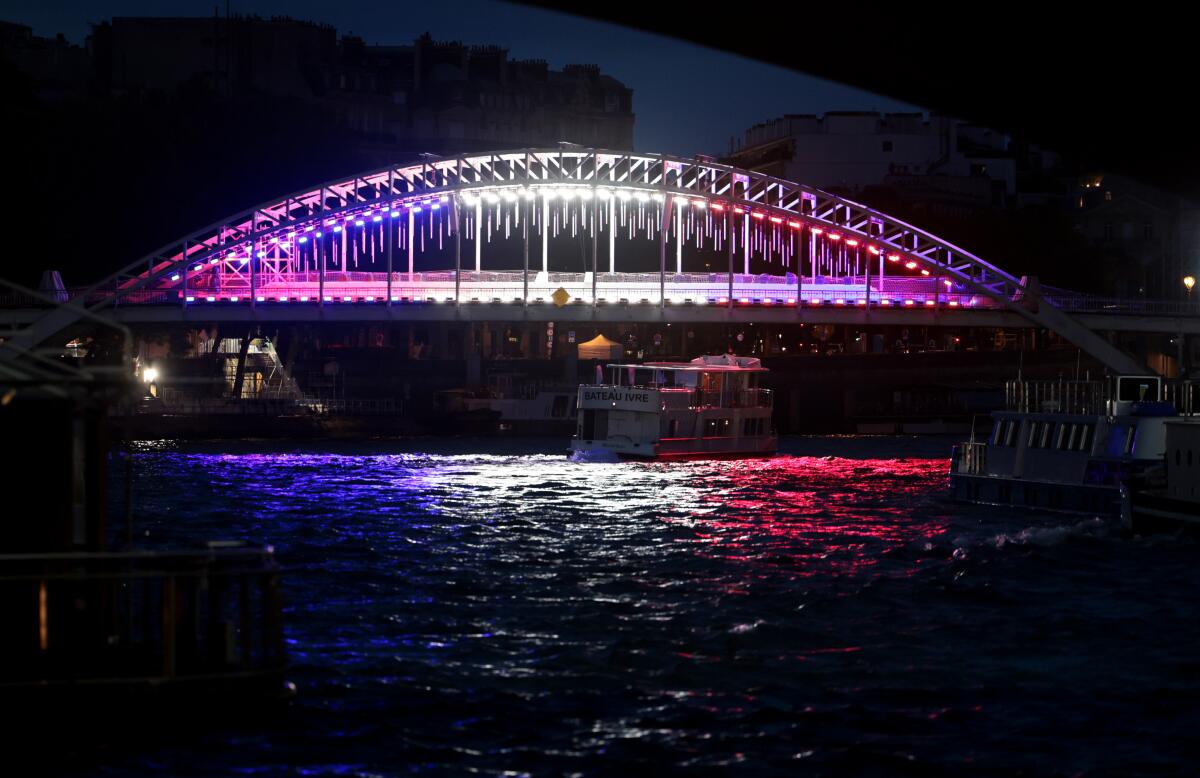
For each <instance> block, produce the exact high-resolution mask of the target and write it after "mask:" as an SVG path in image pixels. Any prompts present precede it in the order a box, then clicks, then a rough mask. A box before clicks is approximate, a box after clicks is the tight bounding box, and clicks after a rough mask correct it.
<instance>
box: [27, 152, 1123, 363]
mask: <svg viewBox="0 0 1200 778" xmlns="http://www.w3.org/2000/svg"><path fill="white" fill-rule="evenodd" d="M541 187H583V188H585V189H588V190H590V191H591V192H592V193H599V192H603V191H607V190H609V189H613V190H616V189H626V190H635V191H639V192H646V193H648V194H649V195H650V196H652V197H653V198H654V200H655V201H656V202H657V203H659V204H661V206H660V208H661V210H659V211H658V212H657V214H655V217H656V218H655V223H656V224H657V225H658V228H659V231H660V232H662V233H663V234H664V235H665V233H666V231H667V230H668V229H669V228H670V220H671V219H672V218H673V216H672V214H673V209H679V208H688V207H692V208H697V209H699V208H703V209H707V210H708V211H709V218H711V217H712V214H713V213H714V212H718V211H723V212H724V213H723V218H725V219H726V221H725V228H724V229H725V232H726V233H730V232H732V230H731V228H730V225H731V224H732V222H731V221H730V220H732V219H737V218H740V219H742V220H743V221H744V223H745V224H746V225H755V226H756V227H758V226H760V225H761V227H762V228H771V229H785V228H787V229H790V230H794V231H795V234H798V235H807V238H808V239H809V240H810V241H812V240H815V239H816V238H817V237H819V236H823V238H822V239H830V240H838V239H840V240H842V241H843V242H842V244H841V245H842V246H846V245H854V246H858V245H861V246H863V247H864V248H867V249H869V250H870V252H871V253H872V254H875V255H880V258H881V259H882V256H883V255H886V256H887V258H888V259H890V260H892V261H901V262H904V263H905V264H906V265H907V266H909V267H914V266H919V267H920V268H921V269H922V271H923V272H924V274H925V275H930V274H935V275H936V278H937V279H939V280H941V279H944V280H945V282H947V283H950V284H954V285H957V286H959V287H961V288H964V289H967V290H970V292H971V293H973V294H977V295H980V296H981V297H983V298H986V299H987V300H990V301H992V303H993V304H994V305H996V306H1003V307H1007V308H1010V309H1012V310H1014V311H1016V312H1018V313H1020V314H1021V315H1023V316H1025V317H1027V318H1029V319H1031V320H1033V321H1034V323H1036V324H1038V325H1039V326H1044V327H1047V328H1049V329H1052V330H1054V331H1056V332H1059V333H1060V334H1061V335H1063V336H1064V337H1066V338H1067V339H1069V340H1071V341H1073V342H1075V343H1076V344H1077V345H1079V346H1081V347H1082V348H1084V349H1085V350H1087V351H1089V352H1090V353H1092V354H1093V355H1094V356H1096V357H1097V358H1099V359H1100V360H1101V361H1103V362H1104V363H1105V364H1107V365H1109V366H1110V367H1112V368H1113V369H1116V370H1120V371H1124V372H1136V371H1137V370H1139V369H1140V366H1139V365H1137V364H1136V362H1134V361H1133V360H1132V359H1131V358H1129V357H1128V356H1127V355H1125V354H1124V353H1123V352H1121V351H1119V350H1118V349H1116V348H1115V347H1113V346H1112V345H1111V344H1109V343H1108V342H1107V341H1106V340H1105V339H1103V338H1101V337H1100V336H1098V335H1096V334H1095V333H1094V332H1092V331H1090V330H1087V329H1086V328H1084V327H1082V326H1081V325H1079V324H1078V323H1076V322H1074V321H1073V320H1072V319H1071V318H1070V317H1069V316H1067V315H1066V314H1064V313H1062V312H1061V311H1058V310H1056V309H1055V308H1054V306H1053V305H1051V304H1050V302H1049V301H1048V300H1046V299H1045V298H1043V297H1042V295H1041V294H1040V290H1039V289H1038V288H1037V284H1036V283H1025V282H1023V281H1022V280H1019V279H1018V278H1016V277H1014V276H1012V275H1010V274H1009V273H1007V272H1005V271H1004V270H1002V269H1000V268H998V267H996V266H994V265H991V264H989V263H988V262H986V261H984V260H983V259H981V258H979V257H977V256H975V255H974V254H972V253H970V252H968V251H966V250H964V249H962V248H960V247H958V246H955V245H953V244H951V243H949V242H948V241H945V240H942V239H940V238H938V237H936V236H934V235H932V234H930V233H928V232H926V231H924V230H922V229H920V228H918V227H915V226H913V225H911V224H907V223H905V222H903V221H900V220H899V219H896V218H894V217H892V216H889V215H887V214H885V213H882V212H880V211H877V210H874V209H872V208H869V207H867V206H865V205H862V204H860V203H856V202H854V201H852V200H848V199H846V198H844V197H839V196H837V195H834V194H830V193H828V192H824V191H822V190H819V189H815V188H813V187H810V186H806V185H804V184H799V183H796V182H792V181H785V180H782V179H778V178H774V177H772V176H767V175H764V174H761V173H756V172H753V171H749V170H741V169H738V168H734V167H730V166H727V165H722V164H719V163H716V162H712V161H709V160H700V159H689V158H680V157H672V156H667V155H658V154H635V153H627V152H615V151H605V150H599V149H584V148H571V149H567V148H562V149H533V150H530V149H522V150H515V151H503V152H494V153H488V154H468V155H463V156H458V157H452V158H445V159H429V160H427V161H425V162H422V163H420V164H412V165H401V166H391V167H386V168H381V169H378V170H374V171H370V172H366V173H362V174H359V175H356V176H353V177H350V178H346V179H342V180H338V181H332V182H328V183H325V184H322V185H321V186H317V187H313V188H310V189H306V190H302V191H298V192H294V193H292V194H289V195H288V196H286V197H284V198H281V199H279V200H274V201H270V202H266V203H263V204H260V205H258V206H255V207H254V208H251V209H248V210H245V211H242V212H240V213H237V214H234V215H232V216H230V217H229V218H227V219H223V220H222V221H220V222H217V223H215V224H211V225H209V226H207V227H205V228H203V229H200V230H197V231H195V232H192V233H190V234H188V235H186V236H184V237H182V238H180V239H179V240H177V241H175V242H173V243H170V244H168V245H166V246H163V247H161V248H160V249H159V250H157V251H155V252H154V253H152V254H150V255H148V256H146V257H143V258H142V259H140V260H138V261H136V262H133V263H131V264H130V265H128V266H126V267H124V268H122V269H121V270H119V271H118V272H117V273H115V274H113V275H111V276H109V277H108V278H106V279H104V280H103V281H100V282H99V283H97V284H95V285H94V286H92V287H91V288H90V289H88V290H87V291H86V292H84V293H83V294H84V300H85V301H86V304H87V305H88V307H91V308H95V307H100V306H103V305H113V304H125V303H133V302H138V301H148V300H154V301H162V300H163V295H162V294H161V291H162V290H169V291H170V290H176V289H178V290H179V291H177V292H176V298H177V299H179V300H180V301H183V300H184V299H185V294H186V289H187V288H188V286H189V281H191V280H193V279H195V278H197V277H199V276H202V275H203V274H205V273H211V272H216V268H219V271H220V272H221V273H223V274H227V276H228V277H229V278H231V279H233V280H234V281H235V283H242V284H244V285H245V286H247V287H248V288H249V290H250V294H251V295H253V292H254V288H255V284H256V279H257V280H258V281H259V282H265V283H268V284H269V283H271V282H272V280H273V279H274V280H279V279H282V278H283V277H284V276H286V275H287V274H288V273H289V272H291V271H292V270H293V269H294V265H293V258H294V256H295V255H296V253H297V252H298V250H299V249H298V242H299V243H303V242H304V240H307V237H306V236H308V235H311V234H314V233H315V234H317V235H319V234H320V233H321V230H322V228H325V227H327V228H329V229H340V227H339V226H338V225H339V224H342V223H348V220H349V219H354V220H356V221H355V223H361V221H359V220H360V219H372V220H374V221H376V222H378V221H380V220H395V221H396V222H399V223H401V224H402V223H403V219H402V218H399V217H400V216H401V214H402V213H405V212H406V213H405V215H407V216H408V218H409V219H410V220H411V219H412V215H411V214H412V213H413V212H414V211H416V212H420V211H421V210H422V209H429V210H438V209H443V208H444V209H445V211H447V212H450V215H451V217H452V218H448V219H447V224H446V227H445V229H446V230H447V232H450V231H454V232H458V231H460V230H461V225H462V220H463V214H464V212H466V211H468V210H469V209H466V208H464V204H466V203H467V202H471V201H473V202H478V198H479V197H480V196H481V195H488V194H489V193H492V192H503V193H506V194H508V195H509V196H511V193H512V192H516V191H519V192H521V193H522V194H527V193H528V192H529V191H531V190H536V189H538V188H541ZM466 218H468V219H469V218H470V215H469V214H467V217H466ZM410 224H411V221H410ZM535 226H536V224H535ZM546 228H547V227H546V225H545V224H543V225H542V226H541V229H543V230H545V229H546ZM590 229H592V230H595V229H596V220H595V218H594V217H593V220H592V224H591V228H590ZM610 229H611V227H610ZM745 229H747V230H748V229H749V226H747V227H745ZM726 237H727V238H729V239H730V240H731V241H732V240H734V238H735V236H733V235H726ZM593 238H594V236H593ZM730 251H731V256H732V249H730ZM389 256H390V255H389ZM322 261H323V260H322ZM856 262H857V259H856ZM911 263H915V265H914V264H911ZM881 264H882V263H881ZM322 267H323V266H322ZM868 273H869V270H868ZM730 277H731V278H732V274H731V276H730ZM868 277H869V276H868ZM389 283H390V282H389ZM868 287H869V284H868ZM151 291H154V292H155V294H152V295H151V294H148V292H151ZM77 299H78V298H77ZM247 302H248V303H249V304H251V305H253V303H254V298H253V297H252V296H251V297H249V298H248V300H247ZM661 302H664V303H665V300H662V301H661ZM871 305H872V302H871V297H870V294H869V293H868V297H867V306H868V307H870V306H871ZM50 318H51V317H47V319H50ZM56 326H61V324H59V325H56V324H55V323H54V322H52V321H47V322H45V326H43V327H41V328H40V329H41V334H42V335H43V336H45V335H48V334H49V332H47V331H46V330H49V331H51V332H52V331H53V329H52V328H55V327H56ZM35 329H37V328H35Z"/></svg>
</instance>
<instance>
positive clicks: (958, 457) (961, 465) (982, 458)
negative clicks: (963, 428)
mask: <svg viewBox="0 0 1200 778" xmlns="http://www.w3.org/2000/svg"><path fill="white" fill-rule="evenodd" d="M951 461H952V462H953V467H954V472H956V473H961V474H963V475H983V474H985V473H986V472H987V443H985V442H980V441H970V442H967V443H960V444H958V445H957V446H955V447H954V452H953V455H952V458H951Z"/></svg>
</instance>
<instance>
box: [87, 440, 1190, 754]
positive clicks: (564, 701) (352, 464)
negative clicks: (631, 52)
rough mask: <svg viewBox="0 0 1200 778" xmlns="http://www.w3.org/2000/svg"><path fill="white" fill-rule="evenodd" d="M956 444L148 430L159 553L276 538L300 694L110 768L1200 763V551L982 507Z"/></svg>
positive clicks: (1099, 525) (148, 481)
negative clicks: (715, 445)
mask: <svg viewBox="0 0 1200 778" xmlns="http://www.w3.org/2000/svg"><path fill="white" fill-rule="evenodd" d="M949 445H950V442H949V441H946V440H928V439H927V440H917V439H896V438H795V439H788V440H785V441H784V442H783V443H782V446H781V448H782V452H783V453H781V455H779V456H777V457H775V458H773V459H768V460H747V461H720V462H704V461H702V462H685V463H678V462H673V463H669V464H638V463H615V462H594V461H593V462H578V461H572V460H570V459H568V458H567V457H565V456H563V455H562V454H561V453H559V450H560V449H561V448H562V447H563V444H562V441H532V442H531V441H522V442H518V441H499V442H497V441H489V440H466V441H464V440H454V441H408V442H403V443H361V444H319V445H318V444H308V443H305V444H293V443H274V442H273V443H226V444H212V445H192V444H189V445H181V444H145V445H142V446H140V447H139V448H138V449H137V450H138V453H137V455H136V457H135V461H136V476H135V482H134V491H135V494H136V498H137V505H138V520H137V530H138V534H139V535H141V536H142V539H143V542H145V543H147V544H150V545H158V544H161V543H169V542H186V541H191V540H195V539H200V538H222V539H241V540H247V541H251V542H255V543H269V544H272V545H273V546H274V547H275V548H276V550H277V552H278V555H279V557H280V559H281V561H282V562H283V564H284V565H285V566H286V568H287V576H286V583H285V597H286V600H285V607H286V621H287V638H288V648H289V652H290V658H291V662H292V669H291V671H290V673H289V678H290V679H291V680H292V681H294V683H295V684H296V686H297V688H298V695H297V696H296V698H295V699H294V701H293V702H292V703H291V705H290V709H288V710H287V711H286V712H284V713H282V714H280V715H278V716H277V717H269V718H267V719H264V720H263V721H261V722H260V723H257V724H251V725H249V726H247V725H239V726H238V727H236V728H228V729H226V728H222V727H220V726H217V727H215V728H213V729H212V730H211V731H205V732H202V733H199V734H197V735H195V736H194V737H191V738H189V739H186V740H181V741H175V742H169V743H163V744H160V745H153V744H146V745H145V746H144V747H140V748H135V749H132V750H125V751H119V752H115V753H111V754H109V756H110V757H111V758H109V759H107V760H106V764H105V766H103V767H101V768H99V770H98V772H99V773H100V774H104V775H138V774H143V773H146V772H151V771H152V772H154V773H155V774H162V775H183V776H191V775H255V776H277V775H278V776H293V775H339V776H341V775H353V776H358V775H361V776H393V775H410V774H414V773H416V774H432V775H464V774H479V775H641V774H647V773H649V772H650V771H652V770H653V771H654V772H658V773H665V774H675V773H683V772H686V773H689V774H736V775H743V774H756V775H757V774H794V773H800V774H822V775H845V774H878V775H890V774H896V773H903V774H909V775H930V774H946V773H955V774H962V775H993V774H994V775H1009V774H1014V773H1020V774H1037V775H1040V774H1052V775H1057V774H1062V775H1076V774H1087V775H1128V774H1186V773H1193V772H1194V771H1196V770H1197V767H1196V763H1195V759H1196V758H1197V756H1200V747H1198V746H1197V742H1200V704H1198V701H1197V694H1198V692H1200V662H1198V661H1197V648H1198V646H1200V599H1198V597H1197V594H1198V588H1197V583H1198V580H1200V572H1198V567H1197V552H1198V551H1200V549H1198V547H1197V544H1196V543H1195V542H1193V541H1188V540H1178V539H1173V538H1155V539H1149V540H1148V539H1141V538H1133V537H1130V536H1129V535H1128V534H1126V533H1125V532H1123V531H1122V529H1121V528H1120V526H1119V524H1118V523H1117V522H1115V521H1109V520H1102V519H1099V518H1095V517H1087V516H1059V515H1052V514H1038V513H1028V512H1019V511H1015V510H1009V509H999V508H984V507H974V506H964V505H958V504H955V503H952V502H951V501H950V500H949V499H948V498H947V493H946V478H947V477H946V471H947V466H948V461H947V457H948V455H949ZM484 452H486V453H484Z"/></svg>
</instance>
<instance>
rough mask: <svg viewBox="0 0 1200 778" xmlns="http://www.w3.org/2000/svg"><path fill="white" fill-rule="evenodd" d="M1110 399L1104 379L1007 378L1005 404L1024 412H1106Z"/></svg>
mask: <svg viewBox="0 0 1200 778" xmlns="http://www.w3.org/2000/svg"><path fill="white" fill-rule="evenodd" d="M1108 399H1109V392H1108V388H1107V386H1106V384H1105V382H1103V381H1007V382H1006V383H1005V385H1004V407H1005V409H1006V410H1009V411H1019V412H1022V413H1074V414H1081V415H1088V414H1102V413H1105V408H1106V407H1107V401H1108Z"/></svg>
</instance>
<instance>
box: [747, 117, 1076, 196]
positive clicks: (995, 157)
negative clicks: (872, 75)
mask: <svg viewBox="0 0 1200 778" xmlns="http://www.w3.org/2000/svg"><path fill="white" fill-rule="evenodd" d="M729 161H730V162H731V164H735V165H739V166H741V167H749V168H751V169H753V170H760V171H763V172H766V173H770V174H771V175H777V176H779V177H781V178H787V179H789V180H792V181H803V182H805V183H808V184H812V185H813V186H817V187H820V188H822V189H828V190H830V191H835V192H838V193H843V194H847V195H851V196H853V195H857V194H860V193H862V192H863V191H866V190H870V189H873V188H878V187H886V188H889V189H891V190H893V191H894V192H895V193H896V194H897V195H898V196H899V197H901V198H902V199H906V200H909V201H913V202H920V203H923V204H926V205H927V206H933V207H937V208H941V209H944V210H948V211H955V210H963V209H978V208H1000V207H1005V206H1007V205H1009V204H1011V203H1012V202H1014V199H1015V198H1016V196H1017V193H1018V178H1019V177H1020V176H1021V175H1022V174H1023V173H1025V172H1026V171H1033V172H1041V170H1042V169H1043V167H1044V166H1054V165H1056V164H1057V158H1055V157H1053V156H1052V155H1051V156H1050V157H1049V158H1047V157H1046V155H1044V154H1043V153H1042V152H1040V151H1036V150H1035V151H1033V152H1032V153H1026V154H1024V155H1018V153H1017V151H1016V149H1015V148H1014V147H1013V145H1012V143H1011V140H1010V138H1009V137H1008V136H1007V135H1004V134H1003V133H999V132H995V131H993V130H989V129H987V128H985V127H979V126H977V125H974V124H970V123H968V122H964V121H961V120H958V119H953V118H950V117H947V116H938V115H932V116H929V117H926V116H925V114H922V113H882V114H881V113H876V112H862V111H829V112H827V113H825V114H823V115H820V116H817V115H796V114H789V115H787V116H782V117H780V118H778V119H774V120H772V121H769V122H764V123H762V124H757V125H755V126H753V127H751V128H750V129H748V130H746V132H745V137H744V139H743V141H742V143H741V144H740V145H739V146H738V147H737V148H735V149H731V151H730V154H729Z"/></svg>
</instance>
